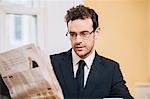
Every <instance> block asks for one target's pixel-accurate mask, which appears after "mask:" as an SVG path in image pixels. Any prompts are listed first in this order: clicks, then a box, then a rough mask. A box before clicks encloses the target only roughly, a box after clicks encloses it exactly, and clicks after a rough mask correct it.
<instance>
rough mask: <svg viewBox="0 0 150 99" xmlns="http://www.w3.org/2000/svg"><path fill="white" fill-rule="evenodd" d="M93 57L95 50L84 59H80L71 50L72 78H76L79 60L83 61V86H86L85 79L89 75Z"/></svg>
mask: <svg viewBox="0 0 150 99" xmlns="http://www.w3.org/2000/svg"><path fill="white" fill-rule="evenodd" d="M94 57H95V50H93V52H92V53H91V55H90V56H88V57H87V58H85V59H81V58H80V57H79V56H78V55H77V54H76V53H75V52H74V50H73V49H72V59H73V71H74V78H75V77H76V72H77V70H78V66H79V63H78V62H79V61H80V60H84V61H85V63H86V66H84V86H85V85H86V82H87V78H88V75H89V72H90V70H91V65H92V63H93V60H94Z"/></svg>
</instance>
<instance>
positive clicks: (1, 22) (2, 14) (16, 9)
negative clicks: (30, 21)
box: [0, 0, 45, 51]
mask: <svg viewBox="0 0 150 99" xmlns="http://www.w3.org/2000/svg"><path fill="white" fill-rule="evenodd" d="M34 1H35V0H34ZM35 2H36V4H39V3H37V1H35ZM44 10H45V8H44V7H40V6H39V7H38V8H37V6H36V7H33V8H32V7H25V6H23V7H22V6H21V5H17V6H16V5H13V4H12V5H6V4H3V3H0V51H4V50H7V49H9V47H10V45H9V44H8V42H7V38H8V35H9V34H8V32H7V26H6V22H7V19H6V15H7V14H18V15H35V16H36V18H37V33H36V34H37V41H36V44H37V45H38V46H40V47H42V48H44V34H45V33H44V30H45V29H44V19H45V18H44V17H45V16H44V15H45V14H44Z"/></svg>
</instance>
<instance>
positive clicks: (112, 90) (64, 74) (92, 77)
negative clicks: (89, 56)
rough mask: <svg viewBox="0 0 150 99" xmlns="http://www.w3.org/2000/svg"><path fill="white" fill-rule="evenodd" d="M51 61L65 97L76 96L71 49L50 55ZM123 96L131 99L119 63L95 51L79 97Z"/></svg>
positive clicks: (85, 98)
mask: <svg viewBox="0 0 150 99" xmlns="http://www.w3.org/2000/svg"><path fill="white" fill-rule="evenodd" d="M50 58H51V62H52V65H53V68H54V72H55V74H56V77H57V79H58V81H59V83H60V86H61V88H62V91H63V94H64V97H65V98H69V99H70V98H77V91H78V90H77V86H76V81H75V78H74V74H73V63H72V54H71V50H69V51H68V52H63V53H60V54H55V55H51V56H50ZM103 97H123V98H125V99H133V97H132V96H131V95H130V93H129V91H128V88H127V87H126V85H125V81H124V80H123V76H122V73H121V71H120V68H119V64H118V63H116V62H115V61H113V60H110V59H107V58H104V57H102V56H99V55H98V54H97V53H96V56H95V58H94V61H93V64H92V67H91V71H90V73H89V77H88V80H87V83H86V86H85V88H84V90H83V92H82V95H81V96H80V97H79V98H84V99H87V98H88V99H94V98H103Z"/></svg>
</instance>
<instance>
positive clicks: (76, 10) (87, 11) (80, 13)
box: [65, 5, 99, 30]
mask: <svg viewBox="0 0 150 99" xmlns="http://www.w3.org/2000/svg"><path fill="white" fill-rule="evenodd" d="M86 18H91V19H92V22H93V29H94V30H96V28H97V27H98V26H99V22H98V15H97V13H96V12H95V11H94V10H93V9H91V8H89V7H85V6H84V5H78V6H76V7H72V8H70V9H69V10H68V11H67V14H66V16H65V20H66V22H67V25H68V22H69V21H70V20H71V21H73V20H76V19H86Z"/></svg>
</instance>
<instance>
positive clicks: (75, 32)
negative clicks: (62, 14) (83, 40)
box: [70, 30, 89, 33]
mask: <svg viewBox="0 0 150 99" xmlns="http://www.w3.org/2000/svg"><path fill="white" fill-rule="evenodd" d="M83 32H89V31H87V30H84V31H80V33H83ZM70 33H76V32H73V31H70Z"/></svg>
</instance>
